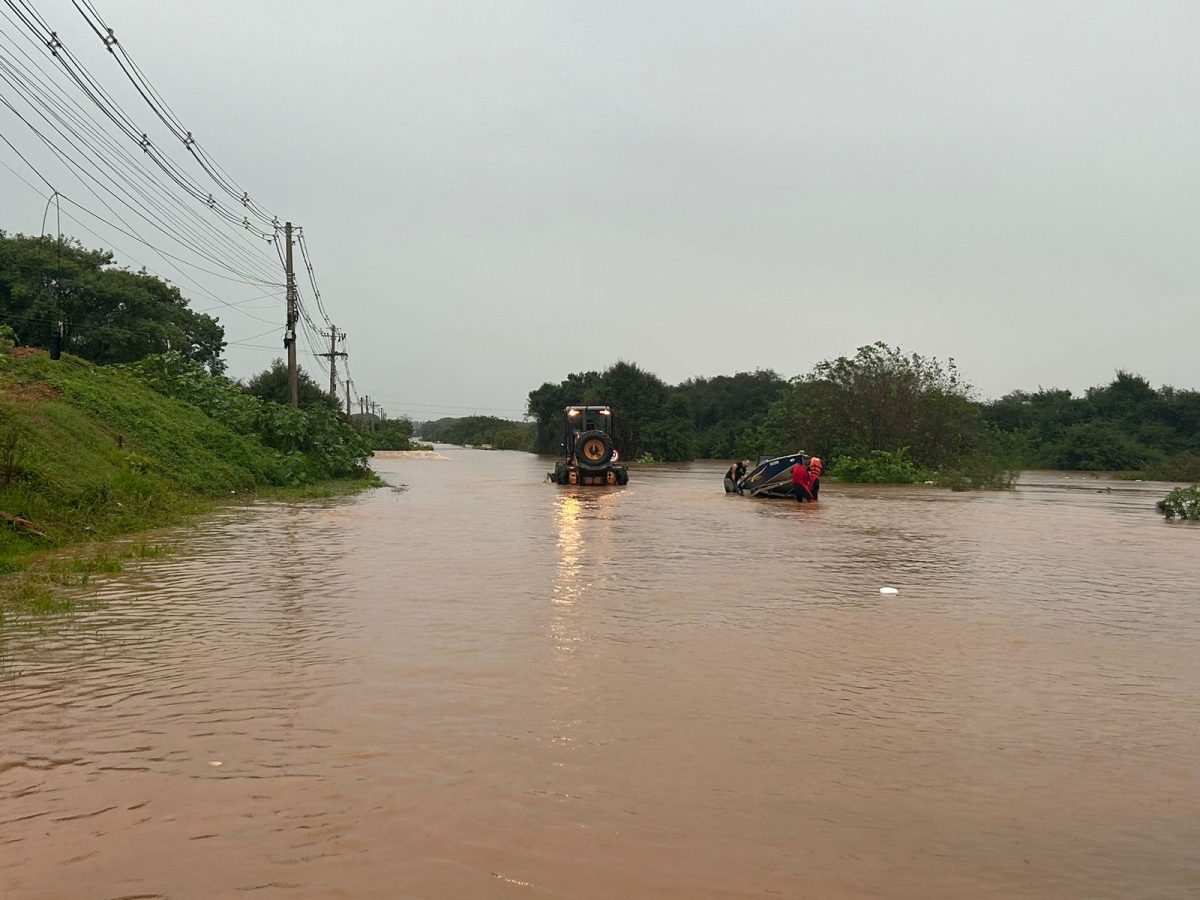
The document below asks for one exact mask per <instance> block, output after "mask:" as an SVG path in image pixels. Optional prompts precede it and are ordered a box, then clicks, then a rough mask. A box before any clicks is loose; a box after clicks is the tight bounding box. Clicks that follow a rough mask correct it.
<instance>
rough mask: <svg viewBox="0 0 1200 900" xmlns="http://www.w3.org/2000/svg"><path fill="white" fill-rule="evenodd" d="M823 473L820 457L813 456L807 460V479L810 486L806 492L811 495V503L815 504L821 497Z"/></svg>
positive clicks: (823, 468)
mask: <svg viewBox="0 0 1200 900" xmlns="http://www.w3.org/2000/svg"><path fill="white" fill-rule="evenodd" d="M824 473H825V464H824V463H823V462H821V457H819V456H813V457H811V458H810V459H809V460H808V477H809V481H810V484H809V486H808V492H809V493H810V494H812V498H813V503H816V502H817V500H819V499H820V496H821V476H822V475H823V474H824Z"/></svg>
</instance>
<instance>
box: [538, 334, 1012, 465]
mask: <svg viewBox="0 0 1200 900" xmlns="http://www.w3.org/2000/svg"><path fill="white" fill-rule="evenodd" d="M571 403H607V404H609V405H611V406H612V407H613V409H614V411H615V417H614V432H615V437H616V444H617V446H618V448H619V449H620V450H621V452H622V453H623V454H624V455H625V456H626V458H632V459H635V460H642V459H654V460H664V461H677V460H687V459H693V458H695V457H696V456H697V455H698V454H703V455H714V456H721V457H724V458H731V457H739V458H750V459H753V458H755V457H757V456H760V455H770V456H774V455H778V454H783V453H788V452H791V451H794V450H798V449H804V450H807V451H808V452H810V453H815V454H817V455H819V456H821V457H822V458H823V459H825V460H826V463H827V471H829V472H830V473H831V474H833V475H836V476H837V477H839V478H843V479H845V480H853V481H871V482H888V483H920V482H925V481H931V482H934V483H938V484H942V485H945V486H948V487H954V488H959V489H967V488H985V487H986V488H1000V487H1006V486H1008V485H1009V484H1011V483H1012V480H1013V478H1014V477H1015V475H1014V472H1013V469H1014V468H1015V467H1014V466H1013V465H1012V454H1011V451H1010V450H1009V447H1008V443H1007V441H1006V440H1005V439H1004V438H1003V436H1002V435H1000V434H999V433H998V432H997V430H996V429H995V428H994V427H992V426H991V425H989V424H988V423H987V422H986V421H985V419H984V418H983V415H982V413H981V409H980V405H979V404H978V403H977V402H976V401H975V400H974V399H973V397H972V395H971V389H970V387H969V385H967V384H966V383H965V382H964V381H963V380H962V378H961V377H960V375H959V373H958V370H957V369H956V368H955V366H954V363H953V362H950V363H946V364H942V363H940V362H938V361H937V360H936V359H926V358H923V357H921V356H918V355H916V354H911V355H905V354H903V353H901V352H900V350H899V349H896V348H891V347H888V346H887V345H885V344H872V345H870V346H868V347H862V348H860V349H859V351H858V353H857V354H856V355H855V356H853V357H839V358H838V359H835V360H827V361H825V362H822V363H819V364H818V365H817V366H816V367H814V369H813V370H812V371H811V372H810V373H808V374H807V375H802V376H800V377H798V378H795V379H792V381H790V382H785V381H784V380H783V379H781V378H780V377H779V376H778V375H777V374H776V373H774V372H772V371H769V370H759V371H756V372H739V373H737V374H736V375H732V376H718V377H716V378H699V377H698V378H692V379H689V380H688V381H685V382H684V383H683V384H680V385H678V386H677V387H670V386H668V385H667V384H665V383H664V382H663V381H662V380H661V379H659V378H658V377H656V376H655V375H653V374H651V373H648V372H645V371H643V370H642V369H639V368H638V367H637V366H635V365H633V364H631V363H624V362H620V363H617V364H616V365H614V366H612V367H611V368H609V369H607V370H605V371H604V372H586V373H583V374H572V375H569V376H567V378H566V380H564V381H562V382H560V383H559V384H551V383H547V384H543V385H542V386H541V387H540V388H538V389H537V390H535V391H532V392H530V394H529V413H530V415H531V416H533V417H534V418H535V419H536V420H537V442H536V448H537V449H538V450H539V451H541V452H556V451H557V450H558V445H557V442H558V440H559V439H560V438H559V436H558V429H559V427H560V425H559V423H560V421H561V415H562V409H563V407H565V406H567V405H569V404H571Z"/></svg>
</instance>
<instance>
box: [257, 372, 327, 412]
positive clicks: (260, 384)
mask: <svg viewBox="0 0 1200 900" xmlns="http://www.w3.org/2000/svg"><path fill="white" fill-rule="evenodd" d="M296 384H297V391H296V393H297V394H298V396H299V403H300V405H301V406H326V407H328V408H329V409H332V410H334V411H335V412H340V411H341V406H340V405H339V404H338V402H337V401H336V400H334V399H333V398H332V397H331V396H329V392H328V391H326V390H324V389H323V388H322V387H321V386H320V385H319V384H317V383H316V382H315V381H313V379H312V378H311V377H309V375H308V373H307V372H305V371H304V370H303V369H297V372H296ZM246 390H247V391H248V392H249V393H251V394H253V395H254V396H255V397H260V398H261V399H263V400H269V401H270V402H272V403H281V404H283V405H284V406H287V405H289V404H291V402H292V392H291V386H290V384H289V383H288V368H287V364H286V363H285V362H284V361H283V360H282V359H276V360H275V361H274V362H272V363H271V365H270V368H267V369H264V370H263V371H261V372H259V373H258V374H257V375H252V376H251V377H250V378H249V379H248V380H247V381H246Z"/></svg>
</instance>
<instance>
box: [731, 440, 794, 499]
mask: <svg viewBox="0 0 1200 900" xmlns="http://www.w3.org/2000/svg"><path fill="white" fill-rule="evenodd" d="M810 459H812V457H811V456H809V455H808V454H807V453H805V452H804V451H803V450H800V451H797V452H796V453H792V454H791V455H789V456H776V457H773V458H771V459H767V458H765V457H759V460H758V465H757V466H755V467H754V468H753V469H751V470H750V471H749V472H747V473H746V474H745V475H743V476H742V477H741V479H740V480H739V481H738V483H737V492H738V493H739V494H747V495H749V496H751V497H791V496H793V493H792V466H794V465H795V464H796V463H804V465H806V466H807V465H808V461H809V460H810Z"/></svg>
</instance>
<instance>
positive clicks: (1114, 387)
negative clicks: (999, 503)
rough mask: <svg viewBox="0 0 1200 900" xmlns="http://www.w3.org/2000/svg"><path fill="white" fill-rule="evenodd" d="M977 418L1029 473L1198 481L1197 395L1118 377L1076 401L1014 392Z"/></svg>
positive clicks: (1054, 393) (1058, 394)
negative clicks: (1008, 444) (1006, 441)
mask: <svg viewBox="0 0 1200 900" xmlns="http://www.w3.org/2000/svg"><path fill="white" fill-rule="evenodd" d="M983 412H984V416H985V418H987V420H988V421H989V422H991V423H993V424H994V425H995V426H996V427H997V428H999V429H1000V430H1002V431H1004V432H1006V433H1007V434H1010V435H1011V436H1012V437H1013V439H1014V446H1016V447H1017V448H1018V449H1019V452H1020V454H1021V458H1022V462H1023V464H1024V465H1026V466H1029V467H1034V468H1046V469H1084V470H1089V471H1115V472H1119V471H1137V472H1144V474H1145V475H1146V476H1147V477H1149V478H1155V479H1161V480H1164V481H1194V480H1197V479H1200V391H1186V390H1177V389H1176V388H1172V387H1162V388H1159V389H1158V390H1155V389H1154V388H1153V387H1151V386H1150V383H1149V382H1148V381H1146V379H1144V378H1142V377H1140V376H1138V375H1131V374H1130V373H1128V372H1118V373H1117V377H1116V378H1115V379H1114V380H1113V382H1112V383H1111V384H1109V385H1107V386H1104V387H1094V388H1091V389H1089V390H1088V391H1087V392H1086V393H1085V394H1084V395H1083V396H1082V397H1074V396H1072V395H1071V393H1070V392H1069V391H1060V390H1039V391H1037V392H1036V393H1026V392H1025V391H1015V392H1013V393H1011V394H1008V395H1007V396H1005V397H1003V398H1001V399H1000V400H997V401H995V402H994V403H990V404H987V405H986V406H984V408H983Z"/></svg>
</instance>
